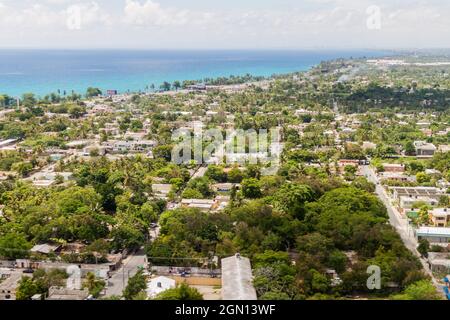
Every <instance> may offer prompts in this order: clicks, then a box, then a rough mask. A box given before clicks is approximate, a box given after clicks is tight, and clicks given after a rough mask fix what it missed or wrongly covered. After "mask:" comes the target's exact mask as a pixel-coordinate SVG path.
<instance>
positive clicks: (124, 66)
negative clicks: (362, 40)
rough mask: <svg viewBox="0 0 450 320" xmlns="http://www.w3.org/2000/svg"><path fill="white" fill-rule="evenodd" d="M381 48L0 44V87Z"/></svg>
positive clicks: (229, 68) (222, 69) (90, 81)
mask: <svg viewBox="0 0 450 320" xmlns="http://www.w3.org/2000/svg"><path fill="white" fill-rule="evenodd" d="M384 54H386V52H380V51H364V50H360V51H131V50H0V93H6V94H8V95H11V96H19V95H21V94H23V93H26V92H33V93H35V94H37V95H40V96H43V95H45V94H48V93H51V92H56V91H57V90H58V89H59V90H61V92H63V91H64V90H65V91H67V92H68V93H70V92H71V91H72V90H74V91H75V92H78V93H84V92H85V91H86V88H88V87H90V86H92V87H99V88H101V89H102V90H108V89H114V90H118V91H119V92H126V91H128V90H130V91H139V90H145V88H146V86H149V85H151V84H155V86H156V87H159V85H160V84H161V83H162V82H163V81H168V82H170V83H172V82H173V81H175V80H180V81H182V80H198V79H203V78H206V77H208V78H213V77H220V76H230V75H244V74H246V73H250V74H252V75H256V76H270V75H272V74H280V73H288V72H294V71H304V70H307V69H309V68H310V67H312V66H314V65H316V64H318V63H320V62H321V61H324V60H330V59H335V58H349V57H376V56H382V55H384Z"/></svg>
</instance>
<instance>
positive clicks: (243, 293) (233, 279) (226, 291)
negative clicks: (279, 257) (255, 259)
mask: <svg viewBox="0 0 450 320" xmlns="http://www.w3.org/2000/svg"><path fill="white" fill-rule="evenodd" d="M221 264H222V299H223V300H258V298H257V295H256V290H255V287H254V286H253V274H252V267H251V264H250V260H249V259H248V258H245V257H241V256H240V254H236V255H235V256H232V257H229V258H225V259H222V261H221Z"/></svg>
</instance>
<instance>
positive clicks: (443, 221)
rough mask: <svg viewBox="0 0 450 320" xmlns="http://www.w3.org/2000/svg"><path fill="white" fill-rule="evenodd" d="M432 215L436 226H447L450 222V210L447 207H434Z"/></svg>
mask: <svg viewBox="0 0 450 320" xmlns="http://www.w3.org/2000/svg"><path fill="white" fill-rule="evenodd" d="M430 216H431V221H432V222H433V225H434V226H435V227H447V226H449V224H450V211H449V210H448V209H447V208H436V209H433V210H431V211H430Z"/></svg>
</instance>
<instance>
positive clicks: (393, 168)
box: [383, 163, 406, 173]
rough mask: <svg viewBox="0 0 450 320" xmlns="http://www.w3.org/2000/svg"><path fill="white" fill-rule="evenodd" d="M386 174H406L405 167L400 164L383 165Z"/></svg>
mask: <svg viewBox="0 0 450 320" xmlns="http://www.w3.org/2000/svg"><path fill="white" fill-rule="evenodd" d="M383 168H384V172H396V173H403V172H405V170H406V169H405V165H404V164H399V163H383Z"/></svg>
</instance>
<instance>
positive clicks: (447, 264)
mask: <svg viewBox="0 0 450 320" xmlns="http://www.w3.org/2000/svg"><path fill="white" fill-rule="evenodd" d="M428 262H429V264H430V269H431V271H433V272H438V273H448V272H450V259H449V256H448V253H445V252H429V253H428Z"/></svg>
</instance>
